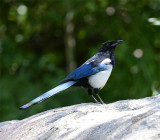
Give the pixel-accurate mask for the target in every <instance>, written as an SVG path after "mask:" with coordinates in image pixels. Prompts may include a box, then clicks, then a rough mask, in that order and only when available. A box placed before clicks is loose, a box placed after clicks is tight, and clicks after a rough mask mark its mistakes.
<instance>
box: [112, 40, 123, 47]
mask: <svg viewBox="0 0 160 140" xmlns="http://www.w3.org/2000/svg"><path fill="white" fill-rule="evenodd" d="M122 42H123V40H116V41H114V43H113V44H112V46H117V45H119V44H121V43H122Z"/></svg>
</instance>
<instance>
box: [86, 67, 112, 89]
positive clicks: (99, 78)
mask: <svg viewBox="0 0 160 140" xmlns="http://www.w3.org/2000/svg"><path fill="white" fill-rule="evenodd" d="M107 67H108V69H107V70H105V71H101V72H98V73H96V74H94V75H92V76H90V77H89V78H88V80H89V81H88V82H89V84H90V85H91V86H92V87H93V88H103V87H104V85H105V84H106V82H107V80H108V78H109V76H110V74H111V72H112V69H113V66H112V65H108V66H107Z"/></svg>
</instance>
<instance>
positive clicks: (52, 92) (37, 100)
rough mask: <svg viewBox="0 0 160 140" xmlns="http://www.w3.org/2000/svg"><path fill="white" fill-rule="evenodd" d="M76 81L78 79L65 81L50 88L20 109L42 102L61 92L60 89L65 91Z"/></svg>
mask: <svg viewBox="0 0 160 140" xmlns="http://www.w3.org/2000/svg"><path fill="white" fill-rule="evenodd" d="M76 82H77V81H69V82H66V83H63V84H61V85H59V86H57V87H55V88H53V89H51V90H49V91H48V92H46V93H44V94H42V95H41V96H39V97H37V98H35V99H34V100H32V101H30V102H29V103H27V104H25V105H23V106H21V107H20V108H19V109H27V108H28V107H30V106H32V105H35V104H38V103H41V102H42V101H44V100H46V99H47V98H50V97H51V96H53V95H55V94H57V93H59V92H60V91H63V90H65V89H67V88H69V87H70V86H72V85H74V84H75V83H76Z"/></svg>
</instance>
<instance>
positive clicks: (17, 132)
mask: <svg viewBox="0 0 160 140" xmlns="http://www.w3.org/2000/svg"><path fill="white" fill-rule="evenodd" d="M46 139H49V140H160V96H156V97H148V98H144V99H138V100H124V101H118V102H115V103H111V104H105V105H101V104H94V103H83V104H78V105H73V106H68V107H63V108H57V109H52V110H48V111H45V112H42V113H39V114H36V115H34V116H31V117H29V118H26V119H24V120H13V121H7V122H2V123H0V140H46Z"/></svg>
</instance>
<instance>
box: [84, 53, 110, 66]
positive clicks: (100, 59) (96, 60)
mask: <svg viewBox="0 0 160 140" xmlns="http://www.w3.org/2000/svg"><path fill="white" fill-rule="evenodd" d="M111 62H112V60H111V59H110V55H109V54H107V53H102V52H98V53H97V54H95V55H94V56H93V57H91V58H90V59H88V60H87V61H86V62H85V63H84V64H88V65H92V66H93V67H95V66H98V65H99V64H110V63H111ZM84 64H83V65H84Z"/></svg>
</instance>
